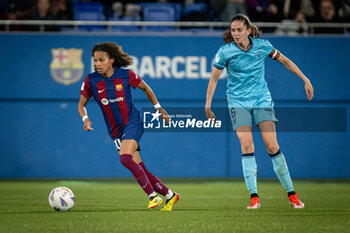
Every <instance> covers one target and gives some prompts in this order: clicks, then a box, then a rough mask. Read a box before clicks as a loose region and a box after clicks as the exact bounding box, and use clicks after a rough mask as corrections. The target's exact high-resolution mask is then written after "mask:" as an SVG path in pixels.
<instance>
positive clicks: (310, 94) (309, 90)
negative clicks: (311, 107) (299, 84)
mask: <svg viewBox="0 0 350 233" xmlns="http://www.w3.org/2000/svg"><path fill="white" fill-rule="evenodd" d="M305 92H306V96H307V99H308V100H312V98H314V88H313V87H312V84H311V82H310V81H309V80H307V81H306V82H305Z"/></svg>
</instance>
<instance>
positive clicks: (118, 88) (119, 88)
mask: <svg viewBox="0 0 350 233" xmlns="http://www.w3.org/2000/svg"><path fill="white" fill-rule="evenodd" d="M115 89H116V90H117V91H122V90H123V85H122V84H118V85H115Z"/></svg>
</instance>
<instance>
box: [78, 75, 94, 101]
mask: <svg viewBox="0 0 350 233" xmlns="http://www.w3.org/2000/svg"><path fill="white" fill-rule="evenodd" d="M80 95H82V96H84V97H85V98H90V97H91V96H92V92H91V89H90V82H89V75H88V76H86V78H85V79H84V82H83V84H82V85H81V89H80Z"/></svg>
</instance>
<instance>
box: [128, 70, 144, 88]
mask: <svg viewBox="0 0 350 233" xmlns="http://www.w3.org/2000/svg"><path fill="white" fill-rule="evenodd" d="M141 81H142V79H141V78H140V76H138V75H137V74H136V73H135V72H134V71H132V70H129V84H130V86H132V87H133V88H134V89H136V87H137V86H138V85H139V84H140V82H141Z"/></svg>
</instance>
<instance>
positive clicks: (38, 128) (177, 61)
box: [0, 34, 350, 178]
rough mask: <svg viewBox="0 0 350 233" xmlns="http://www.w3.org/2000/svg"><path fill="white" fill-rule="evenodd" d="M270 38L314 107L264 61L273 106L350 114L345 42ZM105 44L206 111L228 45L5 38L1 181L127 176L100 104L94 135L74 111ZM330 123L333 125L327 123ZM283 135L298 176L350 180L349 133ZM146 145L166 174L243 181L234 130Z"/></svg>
mask: <svg viewBox="0 0 350 233" xmlns="http://www.w3.org/2000/svg"><path fill="white" fill-rule="evenodd" d="M267 39H269V40H270V42H271V43H272V44H273V45H274V46H275V47H276V48H277V49H279V50H280V51H281V52H282V53H284V54H286V55H287V56H288V57H289V58H291V59H292V60H293V61H294V62H295V63H296V64H297V65H298V66H299V67H300V68H301V70H302V71H303V72H304V73H305V74H306V75H307V76H308V77H309V78H310V79H311V80H312V82H313V85H314V88H315V91H316V92H315V99H314V100H313V101H311V102H308V101H307V100H306V97H305V91H304V89H303V83H302V82H301V81H300V80H298V78H297V77H296V76H293V74H292V73H290V72H289V71H287V70H286V69H285V68H284V67H283V66H282V65H280V64H279V63H278V62H275V61H272V60H267V62H266V74H267V76H266V79H267V81H268V85H269V88H270V90H271V92H272V96H273V98H274V100H275V104H276V107H343V108H346V109H347V111H349V107H350V94H349V91H348V89H349V87H350V80H349V74H350V59H349V56H348V54H350V47H349V46H350V45H349V44H350V43H349V42H350V39H349V38H348V37H343V38H337V37H327V38H319V37H307V38H304V37H303V38H297V37H291V38H281V37H272V38H267ZM102 41H114V42H116V43H118V44H120V45H122V46H123V49H124V50H125V51H126V52H128V53H129V54H130V55H132V56H133V57H134V58H135V59H134V61H135V62H134V64H133V66H132V69H134V70H135V71H136V72H137V73H138V74H139V75H140V76H141V77H143V78H144V80H145V81H146V82H147V83H148V84H149V85H150V86H151V87H152V89H153V90H154V91H155V93H156V94H157V97H158V99H159V100H160V102H161V104H162V105H163V106H167V107H203V106H204V103H205V94H206V88H207V85H208V80H209V77H210V72H211V62H212V58H213V56H214V55H215V53H216V51H217V49H218V48H219V47H220V46H221V45H222V44H223V42H222V38H220V37H219V36H216V37H214V36H211V37H209V36H208V37H205V36H173V37H166V36H160V37H159V36H147V35H144V36H78V35H27V34H18V35H15V34H11V35H6V34H2V35H1V36H0V51H1V55H2V56H1V57H0V70H1V74H0V79H1V83H2V85H0V108H1V114H0V122H1V125H0V132H1V134H0V146H1V151H2V152H1V155H0V177H3V178H9V177H124V176H130V174H129V172H128V171H127V170H126V169H125V168H124V167H122V166H121V165H120V163H119V159H118V157H117V152H116V151H115V149H114V145H113V143H112V142H111V140H110V138H109V136H108V135H107V130H106V127H105V125H104V121H103V119H102V114H101V113H100V111H99V109H98V106H97V104H96V103H95V102H94V101H93V100H91V101H90V102H89V104H88V107H87V110H88V112H89V117H90V119H91V120H92V121H93V128H94V129H95V130H94V131H92V132H89V133H86V132H84V131H83V129H82V122H81V119H80V117H79V116H78V114H77V104H78V99H79V91H80V86H81V83H82V80H83V78H84V77H85V76H86V74H87V73H89V72H90V71H91V52H90V51H91V48H92V47H93V45H94V44H95V43H98V42H102ZM59 48H62V50H61V53H62V51H63V55H62V54H60V51H59V50H58V49H59ZM72 48H74V49H77V50H73V49H72ZM70 49H71V50H70ZM77 51H78V52H77ZM79 52H80V53H81V54H79ZM61 55H62V56H61ZM80 55H81V59H80ZM60 56H61V57H60ZM55 59H56V60H55ZM64 59H66V60H64ZM67 59H68V60H67ZM71 61H75V64H79V65H77V67H75V69H76V70H78V71H81V72H82V73H84V75H80V73H79V72H78V71H77V72H75V71H74V72H75V73H74V72H73V71H71V72H67V71H66V73H65V72H63V71H62V72H61V71H60V68H62V67H64V66H66V67H70V66H72V67H71V68H72V69H73V68H74V67H73V65H72V64H71V63H70V62H71ZM55 72H56V73H55ZM60 72H61V73H60ZM225 85H226V81H225V79H224V78H223V79H221V80H220V81H219V83H218V87H217V89H216V93H215V96H214V101H213V106H216V107H224V106H226V101H225V98H226V96H225ZM134 99H135V102H136V106H137V107H138V108H139V109H141V108H142V107H150V106H151V104H150V103H149V102H148V101H147V99H146V97H145V96H144V94H143V92H142V91H140V90H135V91H134ZM348 115H349V114H348ZM277 117H278V116H277ZM280 120H283V119H280ZM347 120H349V116H347ZM332 121H337V119H329V122H328V123H329V124H332ZM278 139H279V143H280V146H281V149H282V151H283V152H284V154H285V156H286V159H287V161H288V165H289V169H290V171H291V174H292V176H293V177H298V178H313V177H317V178H327V177H334V178H349V177H350V172H349V169H348V166H349V164H350V163H349V162H350V158H349V154H350V145H349V141H350V133H349V128H348V126H346V130H345V131H344V132H327V133H325V132H322V133H320V132H280V133H278ZM254 141H255V148H256V157H257V163H258V173H259V176H260V177H274V173H273V171H272V166H271V162H270V159H269V157H268V154H267V153H266V150H265V148H264V144H263V142H262V140H261V136H260V134H259V133H254ZM141 147H142V157H143V159H144V161H145V163H146V165H147V166H148V167H149V169H150V170H152V171H154V173H156V174H157V175H159V176H162V177H241V176H242V175H241V173H242V172H241V153H240V146H239V142H238V140H237V138H236V136H235V135H234V134H233V133H232V132H228V133H183V132H176V133H157V132H154V133H153V132H152V133H151V132H146V133H145V134H144V136H143V138H142V140H141Z"/></svg>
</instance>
